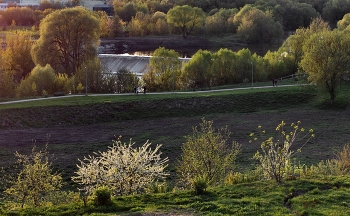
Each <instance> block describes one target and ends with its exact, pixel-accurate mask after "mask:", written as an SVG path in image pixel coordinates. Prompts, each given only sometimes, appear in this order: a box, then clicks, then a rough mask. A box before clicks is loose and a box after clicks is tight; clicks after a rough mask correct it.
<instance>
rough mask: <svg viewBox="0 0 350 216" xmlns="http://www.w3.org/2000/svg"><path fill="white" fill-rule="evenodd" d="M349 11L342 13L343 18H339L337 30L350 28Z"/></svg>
mask: <svg viewBox="0 0 350 216" xmlns="http://www.w3.org/2000/svg"><path fill="white" fill-rule="evenodd" d="M349 26H350V13H347V14H345V15H344V17H343V19H341V20H339V21H338V23H337V27H338V29H339V30H345V29H346V30H350V27H349Z"/></svg>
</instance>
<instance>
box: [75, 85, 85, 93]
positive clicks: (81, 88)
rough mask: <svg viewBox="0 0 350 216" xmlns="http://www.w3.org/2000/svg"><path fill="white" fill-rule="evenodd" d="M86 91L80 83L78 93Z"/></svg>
mask: <svg viewBox="0 0 350 216" xmlns="http://www.w3.org/2000/svg"><path fill="white" fill-rule="evenodd" d="M84 89H85V87H84V86H83V84H81V83H79V84H78V86H77V91H78V92H79V94H80V93H81V92H82V91H83V90H84Z"/></svg>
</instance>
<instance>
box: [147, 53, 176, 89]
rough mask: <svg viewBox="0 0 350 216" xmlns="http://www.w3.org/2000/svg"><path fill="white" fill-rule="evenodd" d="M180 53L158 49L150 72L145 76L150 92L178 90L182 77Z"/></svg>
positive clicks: (151, 61)
mask: <svg viewBox="0 0 350 216" xmlns="http://www.w3.org/2000/svg"><path fill="white" fill-rule="evenodd" d="M180 66H181V62H180V60H179V53H177V52H176V51H175V50H168V49H165V48H164V47H160V48H158V49H156V50H155V51H154V53H153V56H152V57H151V59H150V62H149V67H150V68H149V71H148V72H147V73H145V74H144V75H143V77H142V78H143V81H144V82H145V84H146V86H147V89H149V90H150V91H171V90H172V89H177V88H178V78H179V77H180V72H181V71H180V69H181V68H180Z"/></svg>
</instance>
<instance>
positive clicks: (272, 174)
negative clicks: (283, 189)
mask: <svg viewBox="0 0 350 216" xmlns="http://www.w3.org/2000/svg"><path fill="white" fill-rule="evenodd" d="M300 123H301V122H300V121H298V122H297V124H294V123H292V124H291V127H292V130H291V131H290V132H287V128H286V127H285V125H286V123H285V122H284V121H282V122H281V123H280V124H279V125H278V126H277V127H276V131H277V132H278V133H279V136H278V138H277V140H274V138H273V137H270V138H268V139H267V140H265V141H263V142H262V143H261V152H259V151H257V152H256V154H255V155H254V159H257V160H258V161H259V162H260V166H261V168H262V170H263V173H264V175H265V176H266V177H267V178H271V179H275V180H276V181H277V182H282V180H283V178H284V177H286V175H288V170H289V168H290V167H291V158H292V155H293V153H294V152H293V151H292V150H291V149H290V148H291V146H292V145H293V143H294V142H296V141H297V140H296V139H297V137H298V135H299V134H300V133H303V132H305V129H304V128H299V124H300ZM258 129H259V130H260V132H261V134H265V131H264V130H262V129H261V126H258ZM309 133H310V134H311V135H310V136H309V138H308V139H306V141H305V142H304V143H303V145H302V146H301V147H300V148H298V152H300V151H301V148H302V147H303V146H304V145H305V144H306V143H307V142H308V141H309V140H310V138H312V137H314V133H313V130H312V129H310V130H309ZM250 136H251V137H253V136H254V133H251V134H250ZM307 136H308V134H305V135H304V136H303V137H302V138H301V140H304V139H305V138H307ZM253 140H257V138H256V137H255V138H253ZM250 142H252V140H251V141H250Z"/></svg>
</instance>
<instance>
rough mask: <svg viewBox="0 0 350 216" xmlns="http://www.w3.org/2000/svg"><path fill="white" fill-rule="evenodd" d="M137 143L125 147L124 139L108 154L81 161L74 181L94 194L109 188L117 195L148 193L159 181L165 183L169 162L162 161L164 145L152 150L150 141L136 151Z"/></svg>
mask: <svg viewBox="0 0 350 216" xmlns="http://www.w3.org/2000/svg"><path fill="white" fill-rule="evenodd" d="M134 144H135V143H131V140H130V143H129V144H126V143H122V142H121V140H120V138H119V139H118V140H117V141H114V142H113V146H111V147H109V149H108V150H107V151H106V152H98V153H95V155H96V156H90V155H89V157H85V158H84V160H79V161H80V165H77V167H78V171H77V172H75V173H76V176H73V177H72V180H73V181H74V182H76V183H78V184H80V185H81V186H83V189H84V190H85V191H87V193H88V194H89V193H92V192H93V191H94V190H95V189H96V188H98V187H100V186H107V187H108V188H109V189H110V190H111V192H112V194H114V195H128V194H135V193H142V192H144V190H145V188H146V187H147V186H148V185H150V184H152V182H154V181H156V180H163V179H164V178H165V177H166V176H167V173H165V172H164V169H165V167H166V166H167V165H166V163H167V162H168V158H165V159H161V157H160V155H161V153H158V150H159V148H160V147H161V145H157V147H156V148H155V149H154V150H152V149H150V145H151V143H149V142H148V141H147V142H146V143H145V144H144V145H142V146H141V147H139V148H138V149H135V148H133V145H134Z"/></svg>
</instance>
